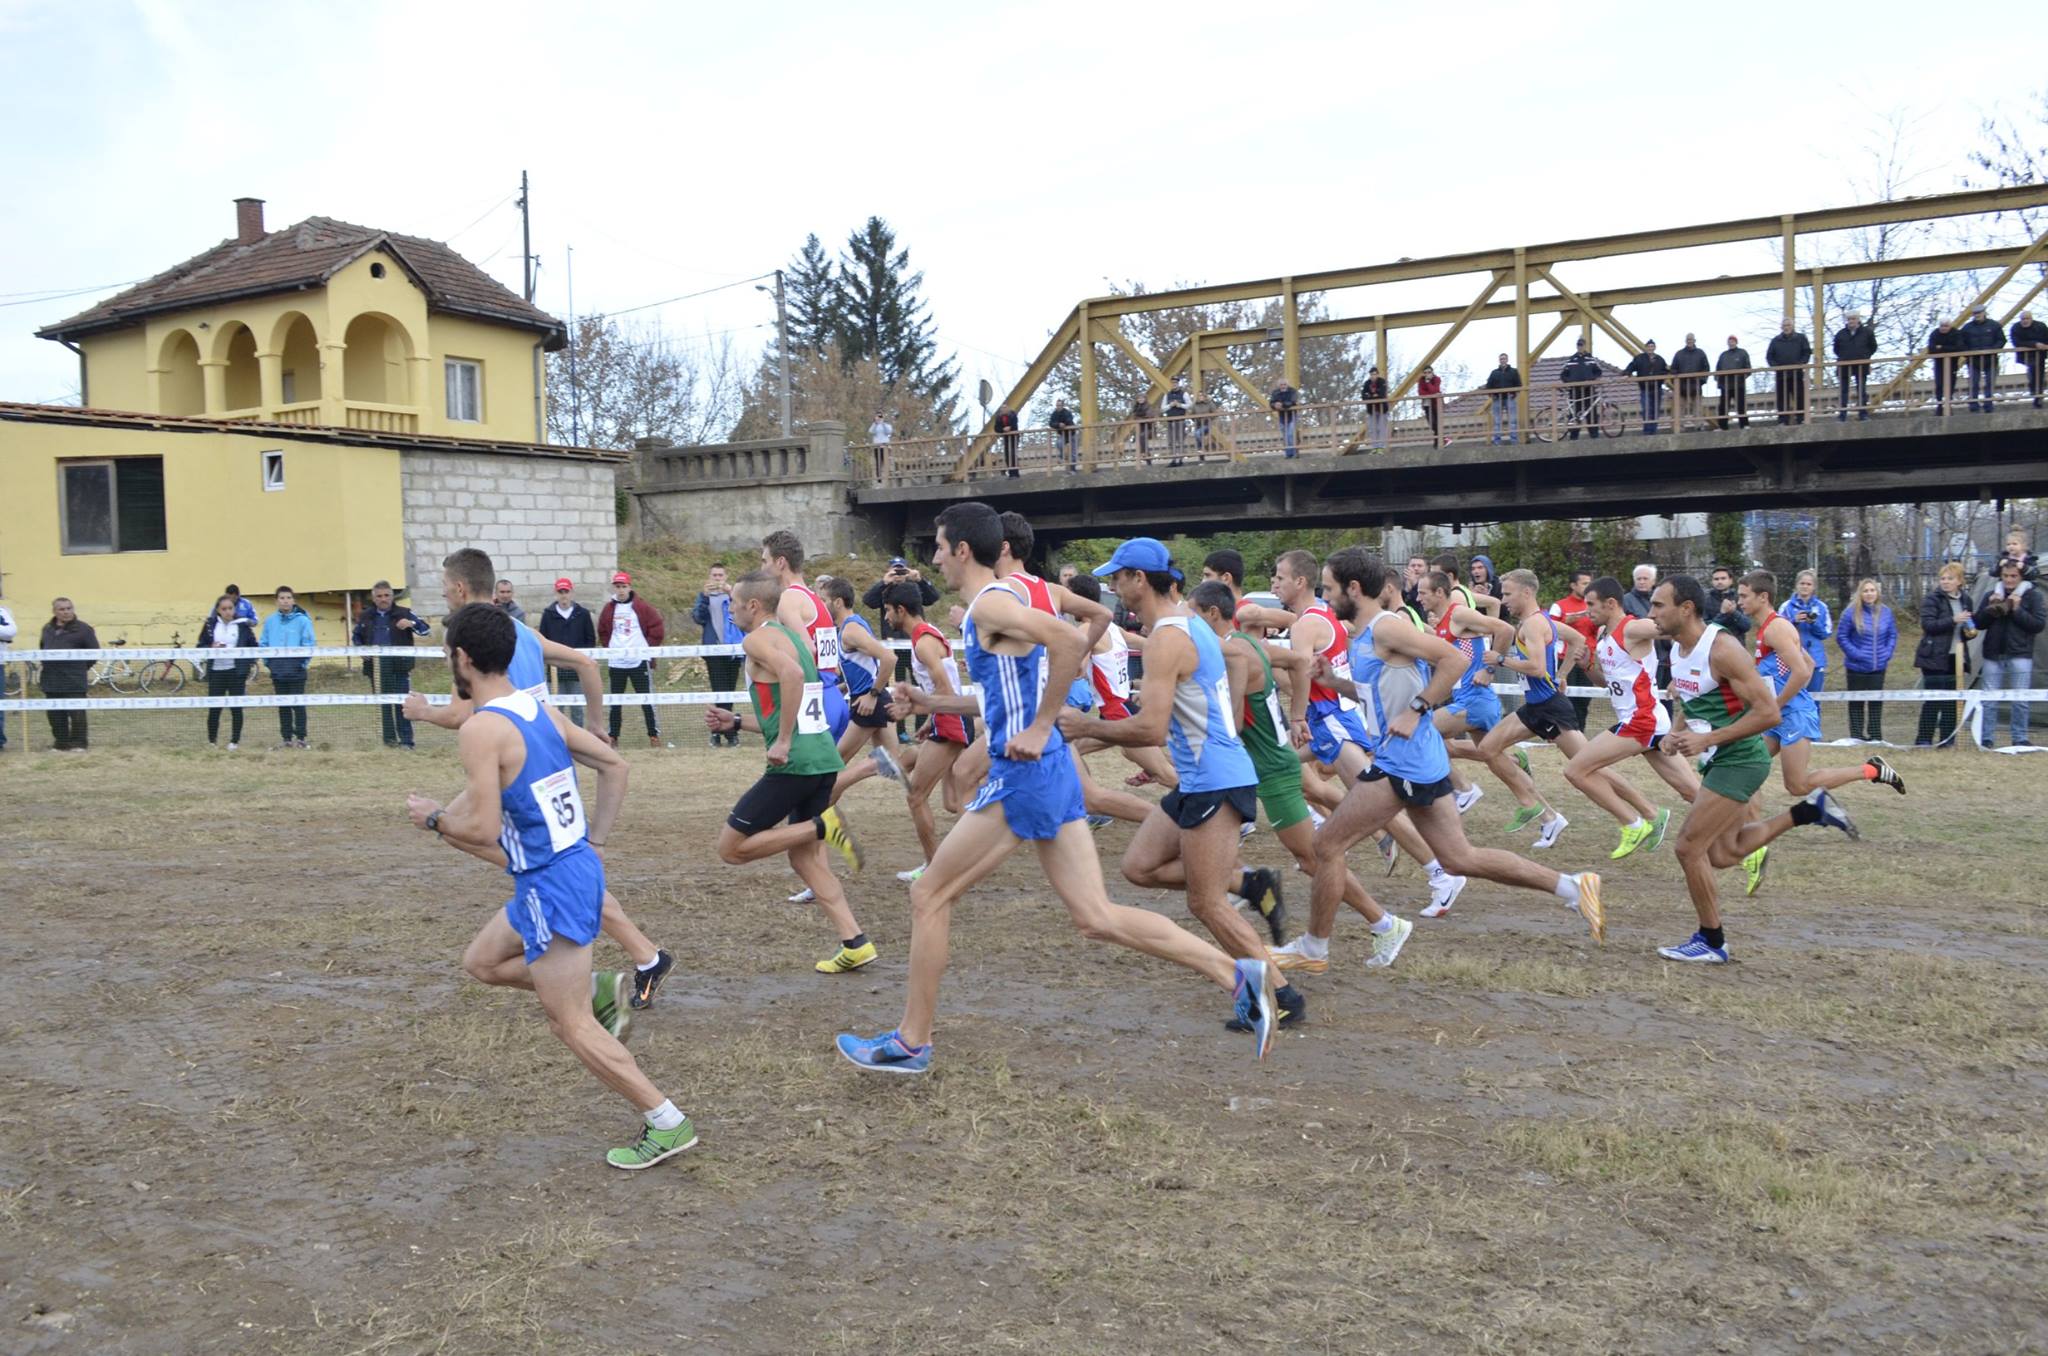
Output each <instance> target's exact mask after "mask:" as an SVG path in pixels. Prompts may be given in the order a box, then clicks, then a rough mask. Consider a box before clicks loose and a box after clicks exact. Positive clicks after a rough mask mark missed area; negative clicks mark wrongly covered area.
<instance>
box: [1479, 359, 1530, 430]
mask: <svg viewBox="0 0 2048 1356" xmlns="http://www.w3.org/2000/svg"><path fill="white" fill-rule="evenodd" d="M1486 389H1487V390H1489V391H1492V392H1493V393H1494V394H1493V395H1492V397H1491V400H1492V402H1493V441H1494V443H1495V445H1498V444H1499V443H1500V441H1501V431H1502V429H1506V431H1507V441H1509V442H1511V443H1518V442H1520V441H1521V440H1522V439H1521V433H1520V429H1521V418H1520V411H1519V409H1518V406H1519V404H1520V397H1521V394H1522V374H1521V373H1520V372H1517V371H1516V370H1515V368H1514V364H1513V363H1510V362H1509V361H1508V355H1507V354H1505V353H1503V354H1501V355H1500V366H1498V367H1496V368H1494V369H1493V371H1491V372H1488V373H1487V374H1486Z"/></svg>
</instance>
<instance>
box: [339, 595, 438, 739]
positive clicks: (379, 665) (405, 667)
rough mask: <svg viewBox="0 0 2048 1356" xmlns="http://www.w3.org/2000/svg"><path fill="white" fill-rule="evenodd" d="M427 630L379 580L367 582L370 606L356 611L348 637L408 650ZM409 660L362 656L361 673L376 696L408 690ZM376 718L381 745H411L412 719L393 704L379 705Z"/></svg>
mask: <svg viewBox="0 0 2048 1356" xmlns="http://www.w3.org/2000/svg"><path fill="white" fill-rule="evenodd" d="M427 631H428V627H427V624H426V622H424V621H422V620H421V619H420V618H419V617H418V616H417V615H415V614H414V612H413V610H412V609H411V608H409V607H407V606H406V605H405V604H404V603H401V602H399V601H398V599H397V594H396V593H395V592H394V591H393V590H392V588H391V581H390V580H388V579H379V580H378V581H377V582H376V583H374V584H372V585H370V605H369V606H368V607H365V608H364V609H363V610H362V611H360V612H358V613H357V614H356V624H355V629H354V630H353V631H352V632H351V633H350V636H349V639H350V640H351V641H352V642H353V643H355V644H357V645H387V646H402V647H404V648H406V649H411V648H412V646H413V644H414V643H415V642H416V641H419V640H421V639H423V638H424V637H425V636H426V634H427ZM412 662H413V661H412V656H411V655H379V656H377V657H376V658H374V659H365V660H364V661H363V673H364V674H365V676H367V677H368V678H369V680H370V690H371V691H372V692H375V693H377V694H379V695H380V696H397V697H403V696H404V695H405V694H407V693H409V692H411V691H412ZM377 719H378V723H379V725H380V726H381V727H382V729H383V734H384V747H385V748H387V749H409V748H411V747H412V746H413V745H412V722H411V721H409V720H407V719H406V718H405V714H404V712H402V711H401V710H400V709H399V708H398V707H397V706H396V705H393V704H390V703H384V704H380V705H379V706H378V707H377Z"/></svg>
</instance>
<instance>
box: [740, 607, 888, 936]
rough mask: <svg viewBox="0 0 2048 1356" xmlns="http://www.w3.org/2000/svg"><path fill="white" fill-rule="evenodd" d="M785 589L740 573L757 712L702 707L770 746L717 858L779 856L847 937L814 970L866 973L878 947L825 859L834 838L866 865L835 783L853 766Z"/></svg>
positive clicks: (849, 857) (850, 860)
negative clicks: (835, 795)
mask: <svg viewBox="0 0 2048 1356" xmlns="http://www.w3.org/2000/svg"><path fill="white" fill-rule="evenodd" d="M782 593H783V589H782V586H781V585H780V584H778V583H776V582H775V576H773V575H771V574H769V573H768V572H767V571H766V570H755V571H753V572H752V573H750V574H745V575H742V576H741V577H740V580H739V582H738V583H737V584H735V585H733V590H732V619H733V623H734V624H735V625H736V626H738V627H739V628H740V629H741V630H742V631H744V632H746V633H747V638H746V640H745V641H744V642H742V644H741V646H740V648H741V650H742V651H743V652H744V654H745V656H746V672H747V688H748V695H749V696H750V697H751V698H752V699H753V706H754V711H753V714H752V715H745V716H743V715H737V714H735V713H733V712H731V711H726V710H722V709H721V708H719V707H716V706H707V707H705V708H704V723H705V725H706V726H707V727H709V728H710V730H711V732H712V733H713V734H730V733H732V732H733V731H734V730H755V731H758V732H759V733H760V735H761V738H762V741H763V742H764V743H766V744H767V746H768V768H767V771H766V772H764V773H763V774H762V776H761V779H760V780H759V781H757V782H755V783H754V784H753V786H751V787H749V788H748V789H747V791H746V794H744V795H742V796H741V797H740V799H739V803H738V804H736V805H734V806H733V807H732V813H731V814H730V815H728V816H727V817H726V821H725V827H723V828H721V829H720V830H719V831H718V859H719V860H720V861H722V862H724V863H725V864H726V865H728V866H744V865H746V864H747V863H748V862H758V861H760V860H762V859H763V858H766V857H773V856H775V855H776V854H778V853H786V854H788V856H789V864H790V866H791V867H793V868H795V870H796V873H797V875H799V876H801V877H802V878H803V881H804V884H805V885H806V886H807V887H808V888H809V889H810V890H811V892H812V897H813V898H814V899H815V900H816V901H817V904H818V907H819V908H820V909H822V910H824V913H825V917H826V918H827V919H829V920H830V921H831V923H832V927H833V929H834V930H835V932H836V934H837V936H838V937H839V950H838V951H837V952H836V953H834V954H833V955H830V956H827V957H826V958H825V959H824V960H821V961H819V962H818V963H817V965H816V966H815V967H814V968H815V969H816V970H817V971H818V973H820V974H826V975H837V974H844V973H846V972H847V971H849V970H858V969H860V968H861V967H862V966H864V965H866V964H868V963H869V962H871V961H873V960H874V958H875V944H874V943H873V942H871V941H869V940H868V937H867V934H866V933H865V932H862V931H861V927H860V924H859V923H858V922H856V921H855V920H854V916H853V909H852V907H851V906H849V905H848V904H847V902H846V892H845V891H844V890H843V889H841V888H840V885H839V878H838V877H837V876H834V875H833V874H832V869H831V867H829V866H827V865H826V864H825V847H826V845H827V844H830V845H831V846H832V847H834V848H836V849H838V851H839V853H840V855H841V856H843V857H845V858H846V863H847V865H848V866H850V867H852V868H853V869H854V870H855V871H859V870H860V865H861V860H860V848H859V846H858V845H857V844H856V843H855V842H854V841H853V834H852V832H851V831H850V830H848V828H847V827H846V821H845V820H844V819H842V818H841V817H840V814H839V811H837V810H835V809H833V808H832V806H831V804H830V800H831V797H832V784H833V782H834V780H836V779H837V777H838V776H839V773H840V771H841V769H843V768H844V767H845V766H846V765H845V764H844V763H843V762H841V761H840V759H839V750H838V749H837V748H836V747H834V746H833V743H832V735H831V732H830V730H829V728H828V727H827V725H826V722H825V695H824V694H825V683H824V680H823V679H822V678H821V677H820V676H819V674H818V669H817V666H816V665H815V664H813V663H812V662H811V650H810V647H809V646H808V645H806V644H804V638H803V633H802V632H801V631H799V630H797V629H796V628H795V627H793V626H791V625H790V624H789V623H787V622H784V621H779V620H777V613H778V611H779V610H780V607H779V605H780V602H781V596H782Z"/></svg>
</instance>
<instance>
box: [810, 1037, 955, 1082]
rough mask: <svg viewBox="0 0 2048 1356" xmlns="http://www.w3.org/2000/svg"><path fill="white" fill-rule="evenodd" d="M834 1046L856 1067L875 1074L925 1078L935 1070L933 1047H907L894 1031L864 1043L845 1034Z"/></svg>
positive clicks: (859, 1038) (860, 1039) (858, 1038)
mask: <svg viewBox="0 0 2048 1356" xmlns="http://www.w3.org/2000/svg"><path fill="white" fill-rule="evenodd" d="M833 1044H835V1045H837V1046H838V1047H839V1053H840V1054H842V1055H844V1056H846V1058H847V1059H848V1060H850V1061H851V1062H852V1063H854V1064H855V1065H857V1066H859V1067H860V1068H863V1069H867V1070H869V1071H871V1072H873V1073H891V1074H921V1073H923V1072H925V1071H926V1070H927V1069H929V1068H931V1067H932V1048H931V1046H929V1045H919V1046H916V1047H912V1046H909V1045H905V1044H904V1043H903V1038H902V1037H901V1036H899V1035H897V1034H896V1033H895V1032H893V1031H885V1032H883V1033H882V1034H881V1035H879V1036H876V1037H874V1038H873V1039H872V1040H863V1039H862V1038H861V1037H859V1036H856V1035H854V1034H853V1033H852V1032H850V1031H847V1032H842V1033H840V1035H839V1038H838V1039H837V1040H836V1041H834V1042H833Z"/></svg>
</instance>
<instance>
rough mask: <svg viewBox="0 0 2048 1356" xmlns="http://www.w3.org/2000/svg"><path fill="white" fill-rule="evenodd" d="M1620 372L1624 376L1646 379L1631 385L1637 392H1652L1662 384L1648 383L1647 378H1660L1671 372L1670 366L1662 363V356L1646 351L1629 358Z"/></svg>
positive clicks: (1656, 382)
mask: <svg viewBox="0 0 2048 1356" xmlns="http://www.w3.org/2000/svg"><path fill="white" fill-rule="evenodd" d="M1621 371H1622V375H1624V376H1630V377H1642V378H1646V380H1642V381H1637V382H1634V383H1632V384H1633V385H1634V386H1635V388H1636V389H1637V390H1638V391H1654V390H1656V389H1657V388H1658V387H1660V386H1662V385H1663V383H1662V382H1658V381H1650V380H1647V378H1650V377H1661V376H1664V375H1666V374H1668V373H1669V372H1670V371H1671V364H1670V363H1667V362H1665V361H1664V355H1663V354H1661V353H1650V352H1647V351H1646V352H1642V353H1638V354H1636V356H1635V357H1633V358H1630V359H1629V360H1628V366H1627V367H1624V368H1622V369H1621Z"/></svg>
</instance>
